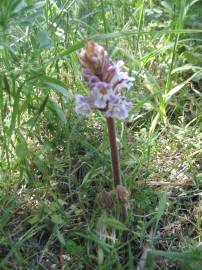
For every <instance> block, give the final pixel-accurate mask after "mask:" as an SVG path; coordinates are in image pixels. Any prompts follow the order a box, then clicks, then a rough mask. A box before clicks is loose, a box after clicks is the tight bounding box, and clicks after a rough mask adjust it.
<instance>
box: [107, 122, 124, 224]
mask: <svg viewBox="0 0 202 270" xmlns="http://www.w3.org/2000/svg"><path fill="white" fill-rule="evenodd" d="M106 118H107V128H108V135H109V144H110V149H111V159H112V172H113V178H114V186H115V188H116V189H117V192H118V196H119V201H120V203H121V218H122V221H125V220H126V218H127V215H128V213H127V212H128V211H127V203H126V202H125V201H124V200H122V197H123V195H124V194H120V192H121V188H122V181H121V169H120V161H119V153H118V147H117V142H116V128H115V122H114V119H113V118H111V117H106ZM123 192H125V190H124V188H123Z"/></svg>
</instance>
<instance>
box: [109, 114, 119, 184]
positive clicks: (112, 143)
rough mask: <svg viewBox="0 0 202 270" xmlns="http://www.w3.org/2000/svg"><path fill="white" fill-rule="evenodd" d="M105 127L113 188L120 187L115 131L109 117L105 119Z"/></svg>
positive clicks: (112, 121)
mask: <svg viewBox="0 0 202 270" xmlns="http://www.w3.org/2000/svg"><path fill="white" fill-rule="evenodd" d="M107 127H108V135H109V144H110V149H111V158H112V172H113V177H114V185H115V187H116V186H118V185H121V184H122V183H121V169H120V162H119V153H118V147H117V143H116V129H115V123H114V119H113V118H111V117H107Z"/></svg>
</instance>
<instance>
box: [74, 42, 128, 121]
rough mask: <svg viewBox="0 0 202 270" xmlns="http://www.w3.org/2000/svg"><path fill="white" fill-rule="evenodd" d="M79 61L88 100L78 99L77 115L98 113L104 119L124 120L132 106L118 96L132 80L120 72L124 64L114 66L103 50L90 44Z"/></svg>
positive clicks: (78, 97)
mask: <svg viewBox="0 0 202 270" xmlns="http://www.w3.org/2000/svg"><path fill="white" fill-rule="evenodd" d="M80 60H81V66H82V73H83V77H84V80H85V81H86V83H87V85H88V87H89V89H90V96H81V95H77V97H76V108H75V110H76V112H77V113H79V114H81V115H84V116H88V115H90V114H91V113H92V111H93V109H99V110H101V111H103V112H104V113H105V114H106V116H107V117H112V118H118V119H122V120H123V119H125V118H126V117H127V116H128V112H129V110H130V109H131V106H132V104H131V102H129V101H126V100H125V98H124V97H122V96H121V91H122V90H123V89H129V88H130V87H131V85H132V80H133V79H132V78H131V77H129V76H128V73H127V72H124V71H123V70H122V68H123V65H124V63H123V61H118V62H117V63H113V62H112V60H111V59H110V58H109V56H108V53H107V52H106V50H104V48H103V47H102V46H100V45H98V44H96V43H93V42H88V43H87V45H86V47H85V48H84V49H82V50H81V53H80Z"/></svg>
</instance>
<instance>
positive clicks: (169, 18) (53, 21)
mask: <svg viewBox="0 0 202 270" xmlns="http://www.w3.org/2000/svg"><path fill="white" fill-rule="evenodd" d="M200 29H201V5H200V1H188V0H181V1H152V0H150V1H147V0H138V1H124V0H122V1H117V0H102V1H99V2H96V1H93V0H85V1H82V0H76V1H75V0H72V1H70V0H69V1H63V0H61V1H49V0H46V1H38V0H36V1H34V0H27V1H22V0H2V1H1V2H0V63H1V64H0V114H1V115H0V119H1V122H0V269H5V270H7V269H23V270H24V269H33V270H34V269H37V270H40V269H48V270H49V269H70V270H71V269H82V270H84V269H88V270H90V269H98V270H105V269H107V270H108V269H120V270H123V269H131V270H132V269H136V268H137V267H138V266H140V261H141V258H143V256H142V254H143V253H144V251H145V250H147V251H148V252H147V258H146V265H145V269H169V270H173V269H182V270H184V269H189V270H190V269H193V270H197V269H198V270H199V269H201V260H202V251H201V162H202V151H201V136H202V129H201V128H202V122H201V115H202V111H201V107H202V100H201V78H202V77H201V62H202V61H201V59H202V58H201V56H202V51H201V48H202V47H201V41H202V32H201V30H200ZM89 39H93V40H95V41H97V42H99V43H100V44H102V45H104V46H107V48H108V50H109V52H110V54H111V56H112V57H113V59H114V60H120V59H123V60H124V61H125V63H126V66H127V67H128V71H129V73H130V74H131V76H133V77H134V79H135V83H134V86H133V88H132V89H131V90H130V91H128V92H127V93H126V96H127V97H128V98H129V99H131V101H132V102H133V108H132V111H131V113H130V117H129V118H128V119H127V121H126V122H124V123H121V122H119V121H117V123H116V124H117V131H118V143H119V147H120V157H121V167H122V178H123V181H124V183H125V184H126V185H127V187H128V189H129V191H130V209H129V217H128V220H127V221H126V222H125V224H123V223H121V222H120V221H118V218H117V216H116V215H113V213H112V212H113V211H112V210H110V209H104V207H103V206H102V204H101V203H100V194H101V192H102V190H103V189H105V190H106V191H109V190H111V189H113V181H112V175H111V161H110V151H109V146H108V138H107V130H106V123H105V119H104V117H103V116H102V114H100V113H96V114H94V115H93V116H92V117H91V118H80V117H78V116H77V115H76V114H75V112H74V95H75V94H77V93H80V94H82V93H83V94H86V93H87V91H88V90H87V88H86V86H85V85H84V83H83V80H82V77H81V72H80V65H79V60H78V56H77V53H78V51H79V49H80V48H82V47H83V46H84V44H85V42H86V40H89ZM112 193H113V192H112ZM114 200H116V197H114ZM118 211H119V209H117V212H118ZM125 232H127V233H128V241H127V242H126V241H124V239H123V237H124V234H125ZM143 261H144V259H143ZM144 263H145V262H144ZM137 269H138V268H137Z"/></svg>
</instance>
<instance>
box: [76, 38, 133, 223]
mask: <svg viewBox="0 0 202 270" xmlns="http://www.w3.org/2000/svg"><path fill="white" fill-rule="evenodd" d="M80 61H81V66H82V73H83V77H84V80H85V82H86V83H87V85H88V87H89V89H90V96H81V95H77V97H76V108H75V111H76V112H77V113H79V114H81V115H84V116H88V115H90V114H91V113H92V111H93V110H94V109H99V110H100V111H102V112H104V113H105V114H106V119H107V127H108V134H109V144H110V149H111V159H112V170H113V176H114V185H115V187H116V191H117V194H118V198H119V201H120V203H121V205H122V220H125V219H126V217H127V207H128V196H129V193H128V191H127V189H126V188H125V187H123V186H122V182H121V172H120V162H119V154H118V147H117V143H116V130H115V123H114V118H118V119H121V120H123V119H125V118H126V117H127V116H128V112H129V110H130V109H131V106H132V104H131V102H130V101H126V100H125V98H124V97H123V96H121V92H122V90H123V89H129V88H130V87H131V85H132V81H133V79H132V78H131V77H129V76H128V73H127V72H124V71H123V70H122V69H123V65H124V63H123V61H118V62H117V63H113V62H112V60H111V59H110V57H109V56H108V53H107V52H106V50H105V49H104V48H103V47H102V46H100V45H98V44H96V43H93V42H88V43H87V44H86V47H85V48H84V49H82V50H81V52H80ZM106 194H107V195H106ZM106 196H108V193H106V192H104V191H103V194H102V197H106ZM102 199H103V198H102ZM104 201H110V200H109V199H106V198H104ZM110 205H111V204H110Z"/></svg>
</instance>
